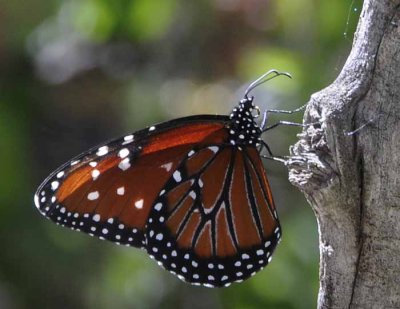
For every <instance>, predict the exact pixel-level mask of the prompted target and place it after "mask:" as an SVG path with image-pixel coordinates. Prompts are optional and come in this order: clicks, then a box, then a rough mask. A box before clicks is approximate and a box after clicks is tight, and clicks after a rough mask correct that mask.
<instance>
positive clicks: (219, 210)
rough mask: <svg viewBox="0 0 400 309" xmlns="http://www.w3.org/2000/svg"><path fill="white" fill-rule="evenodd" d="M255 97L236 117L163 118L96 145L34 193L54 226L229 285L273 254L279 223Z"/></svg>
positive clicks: (198, 280) (195, 280) (200, 279)
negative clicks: (139, 251)
mask: <svg viewBox="0 0 400 309" xmlns="http://www.w3.org/2000/svg"><path fill="white" fill-rule="evenodd" d="M254 109H255V106H254V104H253V98H247V97H246V98H245V99H243V100H241V101H240V103H239V105H238V106H237V107H236V108H234V109H233V111H232V113H231V114H230V116H212V115H200V116H191V117H185V118H180V119H176V120H172V121H169V122H165V123H161V124H158V125H156V126H152V127H149V128H146V129H144V130H141V131H138V132H136V133H134V134H130V135H126V136H124V137H122V138H120V139H116V140H113V141H110V142H108V143H105V144H103V145H101V146H98V147H95V148H92V149H90V150H89V151H87V152H85V153H83V154H81V155H80V156H78V157H76V158H74V159H72V160H70V161H69V162H67V163H66V164H64V165H63V166H61V167H60V168H59V169H57V170H56V171H55V172H53V173H52V174H51V175H50V176H49V177H48V178H47V179H46V180H45V181H44V182H43V184H42V185H41V186H40V187H39V189H38V190H37V192H36V194H35V204H36V207H37V208H38V209H39V211H40V212H41V213H42V214H43V215H44V216H46V217H48V218H49V219H51V220H52V221H54V222H55V223H57V224H60V225H63V226H67V227H70V228H72V229H74V230H78V231H82V232H85V233H88V234H90V235H92V236H97V237H99V238H101V239H107V240H110V241H113V242H115V243H117V244H121V245H127V246H134V247H138V248H143V249H145V250H147V252H148V254H149V255H150V257H151V258H153V259H155V260H156V261H157V262H158V264H159V265H160V266H162V267H163V268H165V269H167V270H169V271H170V272H171V273H173V274H175V275H177V276H178V277H179V278H180V279H182V280H184V281H187V282H190V283H192V284H196V285H204V286H208V287H215V286H217V287H219V286H228V285H230V284H231V283H232V282H235V281H236V282H240V281H243V280H245V279H247V278H248V277H250V276H252V275H254V274H255V273H256V272H257V271H259V270H260V269H262V268H263V267H265V266H266V265H267V264H268V263H269V262H270V260H271V255H272V253H273V251H274V249H275V247H276V245H277V243H278V241H279V240H280V236H281V229H280V225H279V220H278V217H277V213H276V210H275V205H274V202H273V198H272V194H271V191H270V187H269V184H268V180H267V178H266V175H265V171H264V168H263V165H262V162H261V158H260V155H259V149H258V148H257V147H259V146H260V142H261V139H260V136H261V134H262V130H261V129H260V128H259V126H258V125H257V123H256V122H255V116H254V115H253V111H254Z"/></svg>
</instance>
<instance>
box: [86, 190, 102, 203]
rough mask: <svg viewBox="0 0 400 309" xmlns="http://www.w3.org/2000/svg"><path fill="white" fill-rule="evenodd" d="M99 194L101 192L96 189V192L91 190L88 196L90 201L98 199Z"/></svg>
mask: <svg viewBox="0 0 400 309" xmlns="http://www.w3.org/2000/svg"><path fill="white" fill-rule="evenodd" d="M99 196H100V195H99V192H98V191H94V192H90V193H89V194H88V195H87V198H88V200H89V201H94V200H97V199H98V198H99Z"/></svg>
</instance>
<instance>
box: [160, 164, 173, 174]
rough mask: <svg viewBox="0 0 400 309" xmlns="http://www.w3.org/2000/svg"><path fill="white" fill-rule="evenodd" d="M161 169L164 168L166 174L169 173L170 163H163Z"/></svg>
mask: <svg viewBox="0 0 400 309" xmlns="http://www.w3.org/2000/svg"><path fill="white" fill-rule="evenodd" d="M161 167H162V168H165V170H166V171H167V172H169V171H170V170H171V168H172V162H169V163H165V164H164V165H161Z"/></svg>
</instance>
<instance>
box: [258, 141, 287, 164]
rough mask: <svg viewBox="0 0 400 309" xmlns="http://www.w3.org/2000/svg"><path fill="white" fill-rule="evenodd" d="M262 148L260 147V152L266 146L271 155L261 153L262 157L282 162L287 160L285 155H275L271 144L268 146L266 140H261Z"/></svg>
mask: <svg viewBox="0 0 400 309" xmlns="http://www.w3.org/2000/svg"><path fill="white" fill-rule="evenodd" d="M261 143H262V144H261V148H260V152H261V151H262V150H263V148H264V147H265V149H266V150H267V152H268V154H269V155H261V157H262V158H264V159H269V160H273V161H278V162H281V163H285V162H286V160H285V158H284V157H277V156H274V155H273V153H272V151H271V148H269V146H268V144H267V143H266V142H265V141H261Z"/></svg>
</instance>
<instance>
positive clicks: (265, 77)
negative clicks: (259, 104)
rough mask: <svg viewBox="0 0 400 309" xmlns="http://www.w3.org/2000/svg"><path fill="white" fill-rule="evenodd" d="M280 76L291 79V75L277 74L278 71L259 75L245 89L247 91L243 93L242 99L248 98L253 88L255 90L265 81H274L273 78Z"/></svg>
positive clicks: (285, 73)
mask: <svg viewBox="0 0 400 309" xmlns="http://www.w3.org/2000/svg"><path fill="white" fill-rule="evenodd" d="M281 75H284V76H287V77H289V78H292V75H290V74H289V73H287V72H279V71H277V70H274V69H272V70H269V71H268V72H267V73H264V74H263V75H261V76H260V77H259V78H257V79H256V80H255V81H254V82H252V83H251V84H250V85H249V87H247V89H246V91H245V93H244V97H245V98H248V94H249V93H250V92H251V91H252V90H253V89H254V88H256V87H257V86H259V85H261V84H264V83H265V82H267V81H269V80H271V79H274V78H275V77H278V76H281Z"/></svg>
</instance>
